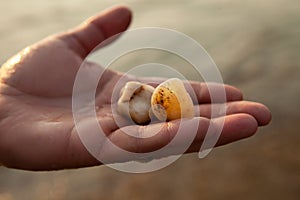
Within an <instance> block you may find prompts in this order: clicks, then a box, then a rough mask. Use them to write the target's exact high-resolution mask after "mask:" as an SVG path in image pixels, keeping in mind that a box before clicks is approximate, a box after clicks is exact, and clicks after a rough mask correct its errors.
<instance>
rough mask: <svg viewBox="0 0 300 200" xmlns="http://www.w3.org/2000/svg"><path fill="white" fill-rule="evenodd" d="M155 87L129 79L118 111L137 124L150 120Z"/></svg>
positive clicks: (119, 101)
mask: <svg viewBox="0 0 300 200" xmlns="http://www.w3.org/2000/svg"><path fill="white" fill-rule="evenodd" d="M153 91H154V88H153V87H152V86H150V85H147V84H143V83H140V82H136V81H129V82H127V83H126V85H125V86H124V87H123V88H122V90H121V93H120V98H119V100H118V103H117V109H118V112H119V113H120V114H121V115H123V116H126V117H128V118H131V119H132V120H133V121H134V122H135V123H137V124H145V123H148V122H150V110H151V103H150V102H151V96H152V93H153Z"/></svg>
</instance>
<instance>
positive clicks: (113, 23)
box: [59, 6, 131, 58]
mask: <svg viewBox="0 0 300 200" xmlns="http://www.w3.org/2000/svg"><path fill="white" fill-rule="evenodd" d="M130 21H131V11H130V10H129V9H128V8H127V7H124V6H115V7H112V8H110V9H108V10H105V11H103V12H101V13H100V14H99V15H96V16H94V17H91V18H90V19H88V20H86V21H85V22H84V23H83V24H81V25H80V26H78V27H77V28H75V29H74V30H71V31H69V32H67V33H64V34H61V35H60V36H59V38H60V39H62V40H63V41H65V42H66V43H67V45H68V46H69V47H70V49H72V50H74V51H75V52H76V53H77V54H79V55H80V56H81V57H82V58H84V57H85V56H87V55H88V54H89V53H90V52H91V51H92V50H93V49H94V48H95V47H96V46H97V45H98V44H100V43H101V42H103V41H104V40H105V39H107V38H109V37H111V36H113V35H116V34H118V33H121V32H123V31H125V30H126V29H127V27H128V26H129V24H130Z"/></svg>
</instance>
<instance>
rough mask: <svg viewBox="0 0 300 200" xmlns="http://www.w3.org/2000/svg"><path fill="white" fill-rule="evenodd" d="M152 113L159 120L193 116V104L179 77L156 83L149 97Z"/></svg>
mask: <svg viewBox="0 0 300 200" xmlns="http://www.w3.org/2000/svg"><path fill="white" fill-rule="evenodd" d="M151 109H152V113H153V114H154V115H155V117H157V118H158V119H159V120H161V121H169V120H175V119H180V118H192V117H194V115H195V113H194V104H193V101H192V99H191V97H190V95H189V94H188V92H187V91H186V89H185V87H184V84H183V82H182V81H181V80H180V79H177V78H172V79H168V80H166V81H165V82H163V83H161V84H160V85H158V86H157V87H156V88H155V90H154V92H153V94H152V97H151Z"/></svg>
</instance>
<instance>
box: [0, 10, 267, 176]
mask: <svg viewBox="0 0 300 200" xmlns="http://www.w3.org/2000/svg"><path fill="white" fill-rule="evenodd" d="M130 20H131V12H130V11H129V10H128V9H127V8H125V7H121V6H118V7H114V8H111V9H109V10H107V11H105V12H103V13H101V14H100V15H98V16H95V17H93V18H90V19H89V20H87V21H86V22H85V23H83V24H81V25H80V26H79V27H77V28H75V29H73V30H70V31H67V32H64V33H61V34H57V35H54V36H50V37H48V38H46V39H44V40H43V41H40V42H39V43H37V44H34V45H32V46H30V47H27V48H25V49H24V50H23V51H21V52H20V53H19V54H17V55H16V56H14V57H13V58H12V59H10V60H9V61H7V62H6V63H5V64H4V65H3V66H2V68H1V77H0V162H1V163H2V164H3V165H5V166H7V167H13V168H19V169H27V170H53V169H65V168H78V167H86V166H93V165H99V164H101V163H100V162H99V161H98V160H96V159H95V158H94V157H93V156H91V155H90V154H89V153H88V151H87V150H86V148H85V147H84V146H83V144H82V143H81V141H80V139H79V136H78V134H77V132H76V129H75V127H74V120H73V116H72V107H71V105H72V88H73V84H74V80H75V76H76V72H77V71H78V69H79V67H80V65H81V63H82V62H83V59H84V58H85V57H86V56H87V55H88V53H89V52H91V51H92V49H93V48H95V47H96V46H97V45H98V44H99V43H101V42H102V41H103V40H105V39H106V38H108V37H110V36H112V35H115V34H117V33H120V32H123V31H125V30H126V29H127V27H128V25H129V23H130ZM95 67H97V68H98V69H99V66H97V65H95V64H93V63H90V64H89V65H88V66H86V70H87V71H91V72H92V71H93V69H95ZM105 73H106V74H105V76H103V77H104V78H103V81H102V80H101V81H100V83H99V89H98V91H97V96H96V99H97V106H98V107H99V108H100V109H99V110H97V116H98V119H99V122H100V124H101V126H102V128H103V129H104V131H105V133H106V134H107V136H108V137H107V138H109V139H110V140H111V141H113V142H114V143H116V144H118V145H119V146H121V147H122V148H124V149H126V150H130V151H137V152H147V151H151V150H154V149H157V148H159V147H162V146H164V145H165V144H167V143H168V142H169V140H170V138H172V136H173V135H174V134H176V126H178V124H179V121H178V120H177V121H176V120H175V121H170V122H165V123H163V127H164V128H163V129H162V130H161V131H160V132H159V133H158V134H157V135H155V136H154V137H153V138H152V139H149V140H142V141H139V142H137V140H136V139H134V138H132V137H129V136H127V135H125V134H122V131H121V129H119V127H118V126H117V125H116V122H115V120H114V118H112V117H111V115H109V113H111V112H112V111H111V106H110V104H111V103H112V102H111V100H110V99H111V98H110V96H111V94H112V89H113V88H114V86H115V84H116V82H117V81H118V80H119V78H120V77H121V76H122V74H121V73H119V72H115V71H109V70H107V71H105ZM127 79H128V80H135V79H139V80H143V78H138V77H127ZM192 85H193V86H194V87H195V89H196V88H197V87H199V85H201V87H202V89H201V92H197V90H195V92H196V95H197V98H198V100H199V102H201V104H200V105H195V107H196V108H199V109H201V116H198V117H195V118H194V119H192V120H189V123H199V124H200V128H199V130H198V131H197V136H196V138H195V140H194V142H193V143H192V145H191V147H190V148H189V149H188V151H187V152H197V151H198V150H199V147H200V146H201V143H202V141H203V139H204V136H205V134H206V129H207V127H208V125H209V124H213V125H214V126H218V122H219V121H220V119H222V118H218V117H216V118H213V119H210V118H211V117H210V107H211V104H210V98H209V93H208V91H207V87H208V85H207V84H204V83H202V84H200V83H195V82H194V83H192ZM211 86H213V87H215V88H219V87H225V90H226V93H227V101H228V103H227V104H228V110H227V115H226V116H225V124H224V128H223V131H222V134H221V137H220V138H219V140H218V143H217V145H224V144H227V143H230V142H233V141H236V140H240V139H242V138H246V137H249V136H251V135H253V134H254V133H255V132H256V130H257V127H258V126H260V125H266V124H267V123H268V122H269V121H270V119H271V116H270V112H269V110H268V109H267V108H266V107H265V106H264V105H262V104H258V103H254V102H247V101H242V94H241V92H240V91H239V90H237V89H236V88H234V87H232V86H224V85H217V84H212V85H211ZM117 118H120V120H124V119H123V118H122V117H121V116H117ZM223 119H224V117H223ZM154 126H155V125H149V126H137V125H128V126H127V127H126V128H127V129H128V130H130V131H132V132H133V133H136V134H139V133H141V132H144V133H145V131H146V130H150V129H151V128H152V127H154ZM174 127H175V128H174ZM187 129H188V127H187ZM187 133H188V130H187ZM103 146H105V143H103ZM105 152H109V148H108V149H105ZM107 155H109V153H107ZM112 155H113V154H112ZM113 156H116V157H112V158H111V160H112V161H118V159H119V158H118V155H113ZM122 159H123V160H124V159H125V160H126V158H122Z"/></svg>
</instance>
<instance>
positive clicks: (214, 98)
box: [191, 82, 243, 103]
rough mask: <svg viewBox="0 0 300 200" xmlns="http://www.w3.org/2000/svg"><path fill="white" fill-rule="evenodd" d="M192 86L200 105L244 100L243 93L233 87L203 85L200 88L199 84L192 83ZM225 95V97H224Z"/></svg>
mask: <svg viewBox="0 0 300 200" xmlns="http://www.w3.org/2000/svg"><path fill="white" fill-rule="evenodd" d="M191 86H192V88H193V89H194V91H195V94H196V97H197V99H196V100H197V102H198V103H212V102H213V103H224V102H225V101H240V100H242V99H243V94H242V92H241V91H240V90H239V89H237V88H235V87H233V86H231V85H226V84H220V83H201V85H200V86H199V83H197V82H191ZM199 88H200V91H199ZM224 93H225V97H224V96H223V94H224ZM224 100H225V101H224ZM194 101H195V100H194Z"/></svg>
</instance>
